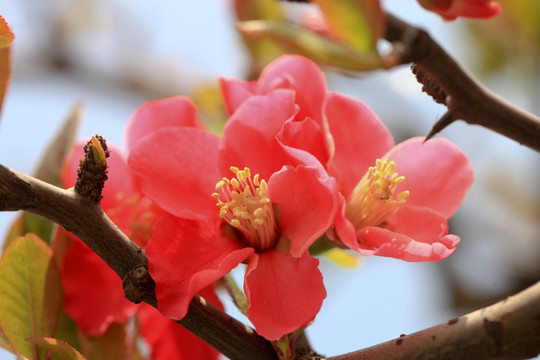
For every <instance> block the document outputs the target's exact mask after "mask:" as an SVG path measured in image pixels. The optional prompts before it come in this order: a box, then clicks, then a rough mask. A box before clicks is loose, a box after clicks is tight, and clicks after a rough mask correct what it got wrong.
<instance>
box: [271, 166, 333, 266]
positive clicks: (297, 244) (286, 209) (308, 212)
mask: <svg viewBox="0 0 540 360" xmlns="http://www.w3.org/2000/svg"><path fill="white" fill-rule="evenodd" d="M268 192H269V194H270V199H271V200H272V204H273V205H277V206H278V209H279V227H280V229H281V234H282V235H283V236H286V237H288V238H289V240H290V241H291V250H290V252H291V254H292V255H293V256H294V257H300V256H302V254H304V252H305V251H306V250H307V249H308V248H309V247H310V246H311V244H313V242H314V241H315V240H317V238H318V237H319V236H321V235H322V234H323V233H324V232H325V231H326V230H327V229H328V227H330V225H331V224H332V221H333V219H334V216H335V211H336V207H337V189H336V182H335V179H333V178H326V179H321V178H320V177H319V173H318V171H317V170H316V169H314V168H308V167H304V166H299V167H297V168H293V167H284V168H283V169H282V170H281V171H279V172H277V173H275V174H274V175H272V177H271V178H270V180H269V182H268Z"/></svg>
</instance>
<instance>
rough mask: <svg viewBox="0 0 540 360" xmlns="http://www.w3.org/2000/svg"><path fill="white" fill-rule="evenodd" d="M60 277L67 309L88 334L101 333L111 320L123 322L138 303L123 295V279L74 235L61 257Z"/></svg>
mask: <svg viewBox="0 0 540 360" xmlns="http://www.w3.org/2000/svg"><path fill="white" fill-rule="evenodd" d="M61 279H62V286H63V288H64V309H65V310H66V313H67V314H68V315H69V316H70V317H71V318H72V319H73V320H74V321H75V323H76V324H77V326H78V327H79V328H80V329H81V330H82V331H84V332H85V333H86V334H88V335H90V336H100V335H103V333H105V331H106V330H107V328H108V327H109V325H110V324H112V323H120V324H123V323H125V322H126V320H127V319H128V318H129V317H130V316H132V315H133V314H135V311H136V309H137V305H136V304H134V303H132V302H131V301H129V300H127V299H126V298H125V296H124V290H123V287H122V280H121V279H120V278H119V277H118V275H117V274H116V273H115V272H114V271H113V270H112V269H111V268H110V267H109V266H108V265H107V264H106V263H105V262H104V261H103V260H102V259H101V258H100V257H99V256H98V255H97V254H96V253H95V252H93V251H92V250H91V249H90V248H88V246H86V245H85V244H84V243H83V242H82V241H81V240H79V239H77V238H75V237H73V241H72V242H71V245H70V246H69V248H68V250H67V253H66V255H65V257H64V263H63V266H62V273H61ZM89 294H92V296H89Z"/></svg>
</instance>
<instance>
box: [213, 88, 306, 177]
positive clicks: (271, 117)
mask: <svg viewBox="0 0 540 360" xmlns="http://www.w3.org/2000/svg"><path fill="white" fill-rule="evenodd" d="M295 113H296V107H295V105H294V93H293V92H292V91H290V90H275V91H272V92H270V93H269V94H268V95H257V96H252V97H250V98H249V99H248V100H247V101H245V102H244V103H243V104H242V106H240V107H239V108H238V109H237V110H236V112H235V113H234V114H233V116H232V117H231V118H230V119H229V121H228V122H227V124H226V125H225V129H224V130H223V138H222V140H221V143H220V153H219V165H220V169H221V171H222V174H224V175H228V174H230V171H229V168H230V167H231V166H236V167H238V168H243V167H246V166H247V167H249V168H250V169H251V172H252V173H254V174H255V173H258V174H259V175H260V176H261V178H262V179H266V180H268V178H269V177H270V175H271V174H272V173H274V172H276V171H278V170H279V169H280V168H281V167H282V166H283V164H284V162H285V160H284V156H285V152H283V151H282V149H281V147H280V146H279V144H278V142H277V141H276V134H277V132H278V131H279V130H280V129H281V128H282V126H283V124H284V123H285V121H287V120H288V119H291V118H292V117H293V116H294V114H295Z"/></svg>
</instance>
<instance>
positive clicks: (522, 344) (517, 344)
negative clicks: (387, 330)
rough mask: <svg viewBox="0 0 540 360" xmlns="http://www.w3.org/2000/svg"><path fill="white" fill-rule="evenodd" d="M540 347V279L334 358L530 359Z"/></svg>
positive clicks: (333, 358)
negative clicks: (411, 331) (465, 312)
mask: <svg viewBox="0 0 540 360" xmlns="http://www.w3.org/2000/svg"><path fill="white" fill-rule="evenodd" d="M539 353H540V282H539V283H537V284H535V285H533V286H531V287H530V288H528V289H526V290H524V291H522V292H520V293H519V294H517V295H514V296H511V297H509V298H506V299H504V300H502V301H500V302H498V303H496V304H494V305H491V306H488V307H486V308H483V309H480V310H477V311H475V312H472V313H470V314H468V315H465V316H462V317H460V318H456V319H452V320H450V321H449V322H447V323H444V324H440V325H437V326H434V327H431V328H429V329H425V330H422V331H419V332H416V333H414V334H410V335H406V336H401V337H399V338H397V339H394V340H390V341H387V342H385V343H382V344H379V345H376V346H373V347H370V348H367V349H364V350H360V351H356V352H353V353H349V354H345V355H340V356H334V357H330V358H328V360H367V359H369V360H382V359H384V360H410V359H446V360H451V359H455V360H459V359H477V360H483V359H529V358H532V357H534V356H536V355H537V354H539Z"/></svg>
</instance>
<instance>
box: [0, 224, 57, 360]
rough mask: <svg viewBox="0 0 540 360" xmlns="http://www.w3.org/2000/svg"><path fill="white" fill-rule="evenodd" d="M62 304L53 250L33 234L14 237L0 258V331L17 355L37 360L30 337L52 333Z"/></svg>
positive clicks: (35, 347) (35, 350)
mask: <svg viewBox="0 0 540 360" xmlns="http://www.w3.org/2000/svg"><path fill="white" fill-rule="evenodd" d="M60 307H61V289H60V275H59V272H58V268H57V266H56V262H55V261H54V259H53V256H52V251H51V249H50V248H49V247H48V246H47V244H46V243H45V242H43V240H41V239H40V238H38V237H37V236H36V235H34V234H28V235H26V236H24V237H20V238H17V239H16V240H15V241H13V242H12V243H11V245H10V246H9V247H8V248H7V249H6V250H5V252H4V254H3V256H2V258H1V259H0V330H1V331H2V333H3V334H4V336H5V338H6V340H7V341H8V342H9V344H10V345H11V346H12V347H13V348H14V349H15V350H16V352H17V354H18V355H20V356H23V357H26V358H29V359H39V358H40V356H39V355H40V353H39V351H38V348H37V346H36V345H35V344H32V343H29V342H27V341H26V340H25V339H27V338H30V337H43V336H45V337H50V336H53V335H54V332H55V328H56V324H57V321H58V314H59V311H60Z"/></svg>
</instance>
